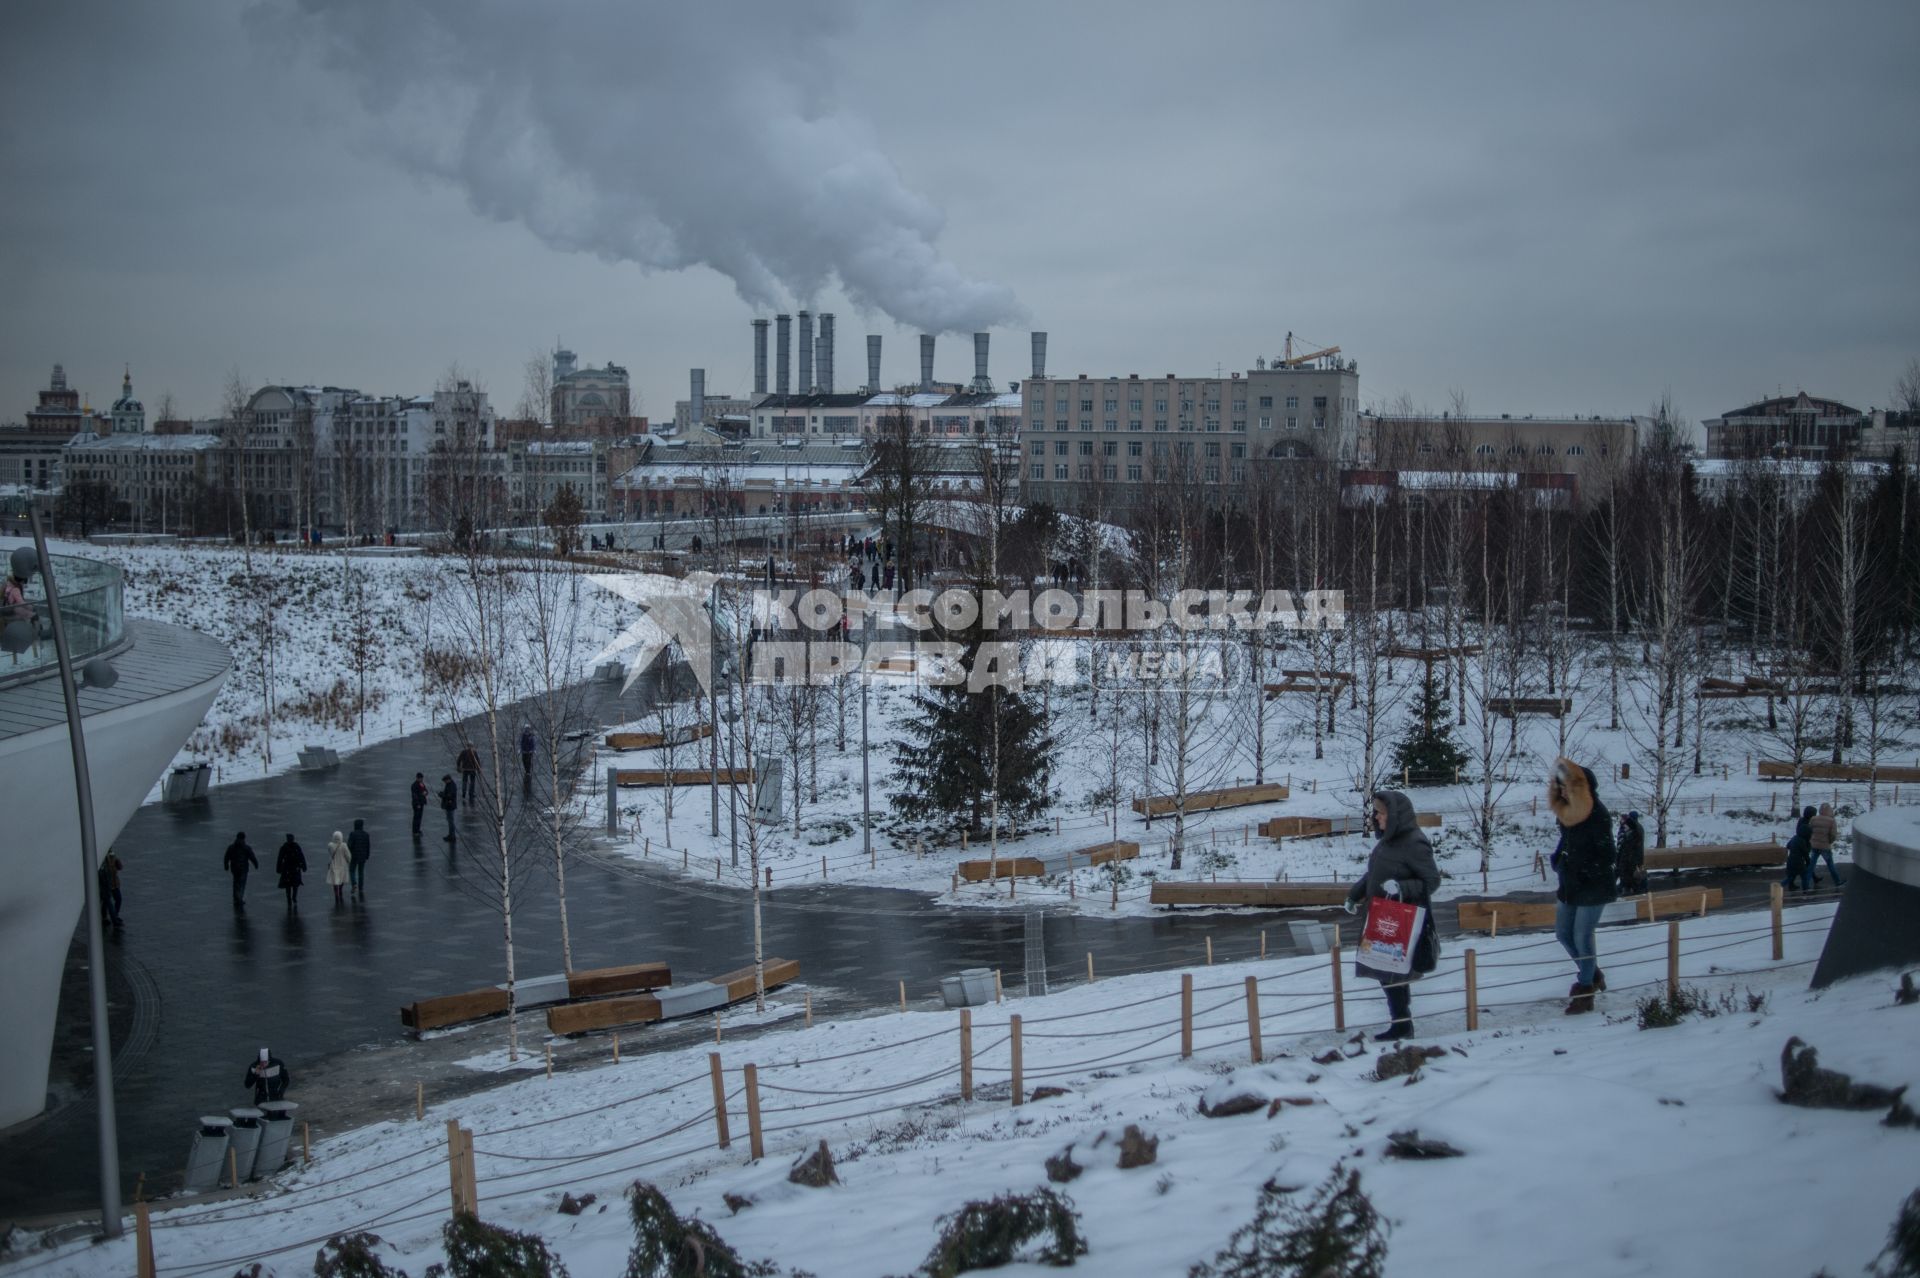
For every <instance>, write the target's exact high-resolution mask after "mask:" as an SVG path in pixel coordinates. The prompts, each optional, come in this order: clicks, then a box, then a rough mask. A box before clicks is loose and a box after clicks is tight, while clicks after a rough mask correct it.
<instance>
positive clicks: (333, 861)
mask: <svg viewBox="0 0 1920 1278" xmlns="http://www.w3.org/2000/svg"><path fill="white" fill-rule="evenodd" d="M352 864H353V854H352V852H351V851H350V850H349V849H348V847H347V840H346V838H345V837H344V836H342V835H341V833H340V831H338V830H335V831H334V832H333V838H332V839H330V840H329V841H328V842H327V886H328V887H330V888H332V889H333V903H334V904H335V905H344V904H346V900H345V898H344V897H343V896H342V895H341V894H342V893H343V892H344V891H345V890H346V886H347V876H348V874H349V872H350V870H351V867H352Z"/></svg>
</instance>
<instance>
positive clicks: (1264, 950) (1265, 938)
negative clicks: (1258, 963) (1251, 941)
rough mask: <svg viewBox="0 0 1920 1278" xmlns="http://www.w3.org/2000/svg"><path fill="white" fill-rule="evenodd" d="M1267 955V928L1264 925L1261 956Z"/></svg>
mask: <svg viewBox="0 0 1920 1278" xmlns="http://www.w3.org/2000/svg"><path fill="white" fill-rule="evenodd" d="M1266 956H1267V929H1265V928H1264V927H1263V928H1261V929H1260V957H1261V958H1265V957H1266Z"/></svg>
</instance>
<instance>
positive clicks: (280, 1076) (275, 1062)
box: [240, 1047, 293, 1105]
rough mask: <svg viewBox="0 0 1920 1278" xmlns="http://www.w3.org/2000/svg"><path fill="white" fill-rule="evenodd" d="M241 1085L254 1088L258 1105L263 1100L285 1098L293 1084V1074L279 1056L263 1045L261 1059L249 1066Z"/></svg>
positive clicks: (255, 1101) (254, 1101) (255, 1102)
mask: <svg viewBox="0 0 1920 1278" xmlns="http://www.w3.org/2000/svg"><path fill="white" fill-rule="evenodd" d="M240 1085H241V1086H242V1087H251V1088H252V1089H253V1103H254V1104H256V1105H258V1104H259V1103H260V1102H261V1101H270V1100H284V1099H285V1098H286V1095H287V1088H289V1087H291V1086H293V1075H292V1074H291V1073H289V1072H288V1071H287V1067H286V1066H285V1065H283V1064H281V1063H280V1058H279V1057H277V1056H275V1055H274V1054H273V1053H272V1052H269V1051H268V1050H267V1049H266V1048H264V1047H263V1048H261V1049H260V1059H259V1060H257V1061H255V1062H254V1063H253V1064H251V1065H249V1066H247V1076H246V1077H245V1078H244V1079H242V1080H241V1083H240Z"/></svg>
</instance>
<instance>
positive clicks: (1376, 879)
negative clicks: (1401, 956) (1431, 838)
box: [1347, 790, 1440, 1043]
mask: <svg viewBox="0 0 1920 1278" xmlns="http://www.w3.org/2000/svg"><path fill="white" fill-rule="evenodd" d="M1373 827H1374V829H1376V830H1378V831H1379V832H1380V841H1379V842H1378V843H1376V844H1374V845H1373V853H1372V855H1370V856H1369V857H1368V858H1367V872H1366V874H1365V876H1364V877H1362V878H1361V880H1360V881H1359V882H1358V883H1356V884H1354V885H1353V887H1352V888H1351V889H1350V890H1349V891H1348V892H1347V913H1349V914H1353V913H1355V912H1356V911H1357V910H1358V909H1359V908H1360V906H1361V904H1362V903H1363V902H1365V901H1370V900H1372V899H1373V898H1374V897H1378V896H1397V897H1399V899H1400V900H1401V902H1403V903H1404V904H1407V905H1418V906H1423V907H1425V909H1426V911H1427V914H1426V925H1425V931H1424V932H1423V933H1422V935H1421V936H1419V937H1418V938H1416V941H1415V944H1414V947H1413V970H1412V971H1411V972H1408V973H1407V974H1406V975H1404V976H1402V975H1401V974H1399V973H1397V972H1382V971H1378V970H1376V969H1374V968H1370V967H1368V966H1366V964H1364V963H1359V964H1356V965H1355V970H1356V971H1357V972H1358V973H1359V974H1360V975H1361V976H1371V977H1372V978H1373V979H1375V980H1377V981H1379V982H1380V984H1381V985H1382V986H1383V987H1384V988H1385V993H1386V996H1387V1010H1388V1012H1389V1013H1391V1016H1392V1021H1391V1023H1390V1024H1389V1025H1388V1026H1387V1028H1386V1029H1384V1030H1382V1031H1381V1032H1380V1033H1378V1034H1375V1035H1374V1036H1373V1037H1374V1038H1375V1040H1377V1041H1379V1042H1383V1043H1390V1042H1393V1041H1394V1040H1396V1039H1402V1038H1412V1037H1413V990H1412V985H1411V983H1412V982H1413V981H1415V980H1417V979H1419V977H1420V976H1421V975H1422V974H1423V973H1426V972H1431V971H1432V970H1433V969H1434V967H1435V965H1436V963H1437V962H1438V950H1439V947H1438V945H1437V944H1436V937H1435V934H1434V931H1433V894H1434V893H1435V892H1438V891H1439V890H1440V867H1439V866H1438V865H1436V864H1435V863H1434V860H1433V844H1431V843H1429V842H1428V841H1427V836H1426V835H1425V834H1423V833H1421V831H1420V824H1419V822H1418V821H1417V820H1416V819H1415V818H1414V812H1413V800H1411V799H1409V798H1408V797H1407V796H1406V795H1404V794H1402V793H1401V792H1400V791H1398V790H1380V791H1378V792H1376V793H1375V794H1374V796H1373Z"/></svg>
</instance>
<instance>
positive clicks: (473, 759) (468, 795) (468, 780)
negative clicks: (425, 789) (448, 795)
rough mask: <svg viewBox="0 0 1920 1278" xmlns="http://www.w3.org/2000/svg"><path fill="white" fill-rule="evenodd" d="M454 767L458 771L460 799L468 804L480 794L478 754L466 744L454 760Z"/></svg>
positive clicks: (470, 743) (471, 744)
mask: <svg viewBox="0 0 1920 1278" xmlns="http://www.w3.org/2000/svg"><path fill="white" fill-rule="evenodd" d="M454 766H455V767H457V768H458V769H459V770H460V797H461V798H462V799H464V800H466V801H467V802H468V803H472V802H473V796H474V795H476V794H478V793H479V792H480V752H479V751H478V750H476V749H474V748H473V743H472V742H468V743H467V746H466V748H465V749H463V750H461V751H460V757H459V758H458V759H455V760H454Z"/></svg>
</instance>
